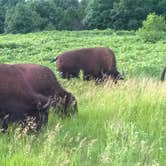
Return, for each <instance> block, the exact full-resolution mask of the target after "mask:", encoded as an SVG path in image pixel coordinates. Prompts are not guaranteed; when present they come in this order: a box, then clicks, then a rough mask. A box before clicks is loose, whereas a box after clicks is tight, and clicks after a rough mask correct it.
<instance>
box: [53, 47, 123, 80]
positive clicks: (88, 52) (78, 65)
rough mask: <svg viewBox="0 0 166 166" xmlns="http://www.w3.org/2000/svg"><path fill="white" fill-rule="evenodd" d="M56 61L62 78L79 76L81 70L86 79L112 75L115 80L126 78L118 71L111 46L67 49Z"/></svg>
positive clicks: (99, 78) (102, 78) (97, 78)
mask: <svg viewBox="0 0 166 166" xmlns="http://www.w3.org/2000/svg"><path fill="white" fill-rule="evenodd" d="M54 61H56V66H57V69H58V71H59V72H60V73H61V76H62V78H67V79H69V78H71V77H79V72H80V70H82V71H83V75H84V76H83V78H84V80H90V79H91V78H93V79H95V80H104V77H106V76H107V77H109V76H110V77H111V78H112V79H113V81H114V82H117V80H120V79H124V77H123V76H122V75H121V74H120V73H119V72H118V71H117V68H116V58H115V54H114V53H113V51H112V50H111V49H109V48H104V47H97V48H83V49H79V50H73V51H67V52H64V53H62V54H60V55H58V56H57V57H56V58H55V59H53V60H52V62H54Z"/></svg>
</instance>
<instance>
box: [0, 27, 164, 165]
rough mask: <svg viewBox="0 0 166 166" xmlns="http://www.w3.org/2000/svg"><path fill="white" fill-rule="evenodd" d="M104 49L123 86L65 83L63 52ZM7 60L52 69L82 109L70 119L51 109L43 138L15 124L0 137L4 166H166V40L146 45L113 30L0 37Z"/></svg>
mask: <svg viewBox="0 0 166 166" xmlns="http://www.w3.org/2000/svg"><path fill="white" fill-rule="evenodd" d="M97 46H104V47H110V48H112V49H113V51H114V52H115V54H116V58H117V65H118V69H119V71H122V70H124V72H125V74H126V79H125V80H124V81H119V82H118V84H116V85H113V84H112V81H111V80H108V81H106V82H104V83H102V84H100V85H96V84H95V82H94V81H83V80H82V78H81V79H72V80H70V81H68V80H63V79H61V78H60V77H59V74H58V72H57V71H56V68H55V65H54V64H53V63H50V60H51V59H52V58H53V57H55V56H57V55H58V54H59V53H61V52H64V51H67V50H71V49H77V48H82V47H97ZM0 62H1V63H37V64H42V65H45V66H48V67H50V68H51V69H52V70H53V71H54V72H55V74H56V76H57V79H58V80H59V81H60V82H61V84H62V86H63V87H65V88H66V89H67V90H68V91H70V92H72V93H73V94H74V95H75V96H76V98H77V100H78V109H79V113H78V115H76V116H74V117H71V118H67V119H61V118H60V117H58V116H57V115H56V114H55V113H53V112H52V111H50V115H49V122H48V124H47V126H44V127H43V128H42V129H41V131H40V132H39V133H37V134H31V135H26V134H24V133H20V131H19V128H14V127H13V126H11V127H10V128H9V132H8V133H6V134H2V133H0V166H53V165H55V166H61V165H62V166H63V165H69V166H93V165H94V166H105V165H108V166H159V165H160V166H165V165H166V81H165V82H163V83H161V82H160V73H161V69H162V67H163V66H165V65H166V40H164V39H163V40H160V41H158V42H157V43H144V42H143V41H142V40H141V39H140V38H139V37H138V36H137V35H136V34H135V32H128V31H112V30H104V31H99V30H93V31H80V32H77V31H76V32H75V31H73V32H69V31H45V32H37V33H29V34H17V35H12V34H9V35H0Z"/></svg>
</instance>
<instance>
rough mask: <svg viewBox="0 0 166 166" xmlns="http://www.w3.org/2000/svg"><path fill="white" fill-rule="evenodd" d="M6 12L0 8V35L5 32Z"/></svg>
mask: <svg viewBox="0 0 166 166" xmlns="http://www.w3.org/2000/svg"><path fill="white" fill-rule="evenodd" d="M4 21H5V10H4V9H3V8H2V7H0V34H1V33H3V32H4Z"/></svg>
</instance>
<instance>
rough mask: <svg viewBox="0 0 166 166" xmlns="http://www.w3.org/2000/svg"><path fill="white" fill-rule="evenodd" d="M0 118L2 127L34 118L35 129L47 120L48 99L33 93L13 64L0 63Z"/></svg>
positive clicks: (5, 127)
mask: <svg viewBox="0 0 166 166" xmlns="http://www.w3.org/2000/svg"><path fill="white" fill-rule="evenodd" d="M0 78H1V79H0V120H1V125H2V129H3V130H6V129H7V128H8V123H10V122H19V123H20V122H21V123H22V122H23V123H25V122H26V119H27V117H32V118H34V119H35V122H36V124H37V127H36V129H39V128H40V127H41V125H42V124H43V123H46V122H47V120H48V110H49V106H50V100H49V99H48V98H47V97H45V96H43V95H41V94H38V93H35V92H34V91H33V90H32V88H31V87H30V86H29V84H28V83H27V81H26V80H25V79H24V76H23V74H22V73H21V72H20V70H18V69H17V68H16V67H15V66H14V65H7V64H0Z"/></svg>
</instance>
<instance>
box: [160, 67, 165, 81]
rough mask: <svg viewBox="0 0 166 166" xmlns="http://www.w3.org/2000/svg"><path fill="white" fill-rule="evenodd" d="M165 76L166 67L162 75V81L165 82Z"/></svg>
mask: <svg viewBox="0 0 166 166" xmlns="http://www.w3.org/2000/svg"><path fill="white" fill-rule="evenodd" d="M165 74H166V67H164V69H163V71H162V73H161V81H164V78H165Z"/></svg>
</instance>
